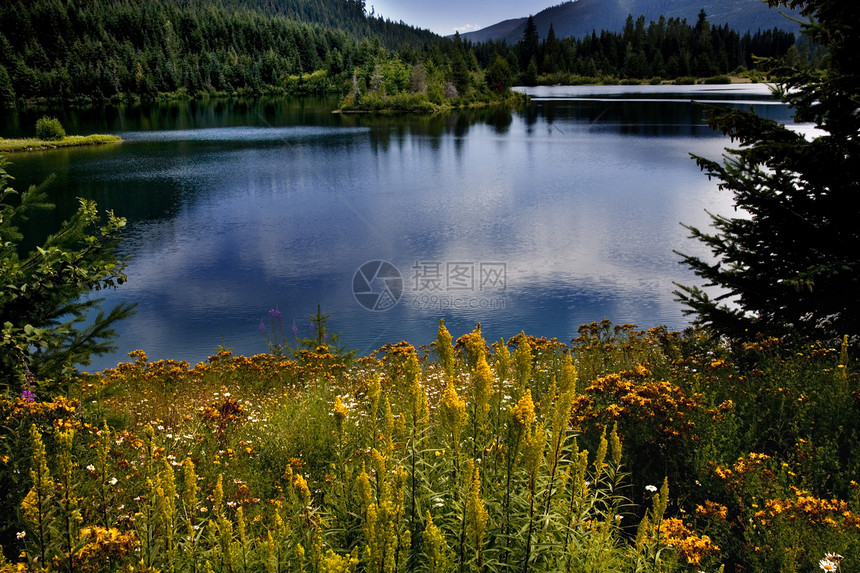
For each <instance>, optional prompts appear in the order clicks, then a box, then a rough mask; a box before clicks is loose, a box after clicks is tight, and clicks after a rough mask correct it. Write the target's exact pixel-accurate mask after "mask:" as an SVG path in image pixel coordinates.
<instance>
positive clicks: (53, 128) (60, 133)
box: [36, 116, 66, 141]
mask: <svg viewBox="0 0 860 573" xmlns="http://www.w3.org/2000/svg"><path fill="white" fill-rule="evenodd" d="M36 137H38V138H39V139H43V140H45V141H57V140H59V139H63V138H64V137H66V130H65V129H63V125H62V124H61V123H60V120H59V119H57V118H56V117H47V116H44V117H41V118H39V119H38V120H36Z"/></svg>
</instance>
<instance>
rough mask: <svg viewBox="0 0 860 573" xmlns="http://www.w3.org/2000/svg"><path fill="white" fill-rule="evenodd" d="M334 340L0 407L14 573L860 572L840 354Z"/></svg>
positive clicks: (702, 341) (854, 391) (628, 330)
mask: <svg viewBox="0 0 860 573" xmlns="http://www.w3.org/2000/svg"><path fill="white" fill-rule="evenodd" d="M318 314H319V312H318ZM317 342H318V343H319V344H318V345H317V346H316V347H312V345H308V347H306V348H305V347H303V348H302V349H301V350H291V349H289V348H285V347H284V346H279V348H278V352H275V353H271V354H261V355H257V356H252V357H243V356H234V355H233V354H232V353H231V352H230V351H229V350H228V349H225V348H220V349H219V350H217V351H216V352H215V354H214V355H213V356H212V357H210V358H209V360H208V361H206V362H203V363H200V364H197V365H194V366H192V365H190V364H188V363H185V362H176V361H171V360H159V361H150V360H148V359H147V357H146V355H145V353H144V352H143V351H136V352H133V353H131V355H130V360H129V361H128V362H126V363H122V364H119V365H118V366H117V367H116V368H112V369H109V370H106V371H104V372H101V373H97V374H85V375H82V376H80V377H79V378H78V379H76V380H74V381H73V382H71V383H69V384H68V385H66V386H60V387H62V388H63V391H62V392H61V393H60V394H57V393H56V392H53V393H52V395H47V392H46V391H45V390H44V389H43V384H42V381H39V380H36V379H32V380H28V386H27V387H26V388H25V389H24V390H23V391H22V392H21V393H20V395H14V396H5V397H3V399H2V400H0V483H2V485H0V491H2V495H0V504H2V507H0V511H2V517H0V543H2V546H3V556H2V557H0V571H3V572H11V571H67V572H75V571H77V572H82V573H83V572H102V571H105V572H107V571H126V572H129V573H131V572H150V571H151V572H155V571H164V572H189V573H209V572H212V573H246V572H251V571H254V572H257V571H259V572H266V573H288V572H300V571H301V572H313V573H327V572H335V571H337V572H347V571H366V572H368V573H377V572H378V573H384V572H401V571H420V572H447V571H458V572H462V571H488V572H496V571H517V572H522V573H532V572H534V573H537V572H543V571H546V572H550V571H553V572H554V571H576V572H594V573H598V572H615V571H625V572H670V571H690V572H698V571H704V572H708V573H711V572H716V571H725V572H728V571H753V572H801V571H806V572H810V573H811V572H813V571H818V570H824V571H854V570H856V569H857V565H856V563H858V559H860V557H858V556H860V485H858V482H857V480H858V465H860V453H858V451H857V449H856V448H855V444H856V443H857V438H858V431H860V416H858V408H860V378H858V375H857V374H856V373H855V372H854V371H853V369H852V361H851V359H850V356H849V349H848V345H847V341H846V342H845V343H844V344H843V345H842V346H841V347H839V346H834V347H828V346H826V345H821V344H812V345H810V344H808V343H803V344H801V343H793V342H791V341H790V340H787V339H775V338H762V339H760V340H758V341H757V342H755V343H751V344H744V345H729V344H727V343H723V342H721V341H720V340H719V339H716V338H713V337H709V336H708V335H707V334H706V333H705V332H704V331H701V330H693V329H691V330H688V331H685V332H670V331H668V330H666V329H664V328H654V329H650V330H645V331H643V330H638V329H636V328H635V327H633V326H630V325H622V326H613V325H612V324H610V323H609V322H608V321H603V322H601V323H592V324H588V325H584V326H582V327H581V328H580V330H579V336H578V337H577V338H575V339H574V340H572V341H570V342H567V343H565V342H561V341H557V340H554V339H553V340H548V339H545V338H537V337H534V336H528V335H526V334H524V333H523V334H519V335H517V336H515V337H513V338H511V339H510V340H507V341H505V340H500V341H487V340H485V339H484V338H483V336H482V334H481V330H480V326H478V327H477V328H476V329H475V330H474V331H472V332H470V333H465V334H463V335H462V336H460V337H459V338H457V339H456V340H455V339H454V337H453V336H452V335H451V334H450V333H449V332H448V330H447V329H446V327H445V325H444V322H440V324H439V331H438V336H437V338H436V340H435V341H433V342H432V343H431V344H429V345H428V346H424V347H421V348H415V347H413V346H412V345H410V344H407V343H405V342H401V343H397V344H389V345H386V346H384V347H382V348H381V349H380V350H379V351H377V352H376V353H374V354H372V355H370V356H364V357H360V358H356V357H354V356H352V355H349V354H347V353H343V352H339V351H338V349H337V348H336V347H335V346H333V345H331V344H328V343H327V342H328V340H324V339H323V337H322V335H321V336H320V339H319V340H317ZM51 387H52V388H56V387H58V386H57V384H56V383H54V384H52V385H51Z"/></svg>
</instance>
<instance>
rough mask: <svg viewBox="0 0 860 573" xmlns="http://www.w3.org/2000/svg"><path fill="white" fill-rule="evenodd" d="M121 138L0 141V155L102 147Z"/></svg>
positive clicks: (101, 135)
mask: <svg viewBox="0 0 860 573" xmlns="http://www.w3.org/2000/svg"><path fill="white" fill-rule="evenodd" d="M121 141H122V138H120V137H118V136H116V135H104V134H94V135H67V136H66V137H64V138H62V139H58V140H56V141H46V140H43V139H36V138H35V137H31V138H26V139H0V153H12V152H17V151H39V150H44V149H56V148H58V147H77V146H80V145H104V144H107V143H119V142H121Z"/></svg>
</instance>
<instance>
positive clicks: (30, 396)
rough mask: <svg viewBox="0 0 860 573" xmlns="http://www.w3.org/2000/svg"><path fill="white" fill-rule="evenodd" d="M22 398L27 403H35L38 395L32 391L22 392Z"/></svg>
mask: <svg viewBox="0 0 860 573" xmlns="http://www.w3.org/2000/svg"><path fill="white" fill-rule="evenodd" d="M21 398H22V399H23V400H24V401H25V402H35V401H36V395H35V394H34V393H33V392H32V390H21Z"/></svg>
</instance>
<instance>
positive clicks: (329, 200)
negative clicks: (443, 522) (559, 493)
mask: <svg viewBox="0 0 860 573" xmlns="http://www.w3.org/2000/svg"><path fill="white" fill-rule="evenodd" d="M529 93H531V94H532V95H533V96H534V99H533V101H532V102H531V104H530V105H529V106H528V107H527V108H526V109H524V110H521V111H506V110H479V111H470V112H465V113H454V114H450V115H445V116H439V117H429V118H407V117H375V116H346V115H337V114H331V113H330V109H331V107H332V102H331V101H330V100H310V99H307V100H288V99H283V100H262V101H229V102H211V103H195V104H189V103H182V104H172V105H162V106H154V107H124V108H105V109H101V110H89V111H74V110H66V111H61V112H59V115H60V119H61V121H63V124H64V125H65V126H66V129H67V131H68V132H70V133H92V132H109V133H117V134H119V135H121V136H122V137H123V138H124V142H123V143H122V144H120V145H115V146H106V147H98V148H78V149H67V150H56V151H49V152H39V153H28V154H11V155H10V156H9V159H10V160H11V161H12V162H13V165H12V166H11V167H10V168H9V171H10V173H11V174H12V175H13V176H14V177H15V178H16V179H15V182H14V184H15V186H16V187H17V188H23V187H25V186H27V185H29V184H32V183H36V182H38V181H41V180H42V179H44V178H45V177H46V176H48V175H49V174H51V173H54V174H56V180H55V181H54V183H53V184H52V186H51V187H50V193H51V195H52V200H53V201H55V202H56V203H57V205H58V209H57V213H56V214H54V215H52V216H50V217H45V218H43V219H41V220H39V221H36V222H34V224H33V226H32V228H30V229H28V232H30V233H32V234H35V235H37V234H38V233H40V232H44V231H45V229H49V228H50V227H51V226H52V225H56V223H57V222H58V220H59V219H60V218H64V217H67V216H68V214H69V213H70V212H71V211H72V210H73V209H74V207H75V205H76V197H78V196H83V197H87V198H92V199H95V200H97V201H98V203H99V206H100V207H101V208H103V209H113V210H115V211H116V212H117V213H118V214H120V215H123V216H125V217H127V218H128V219H129V226H128V230H127V233H126V240H125V242H124V243H123V246H122V254H123V255H131V257H132V258H131V259H130V261H129V267H128V269H127V274H128V282H127V283H126V284H125V285H123V286H122V287H120V288H119V289H117V290H116V291H111V292H108V293H104V296H105V297H106V305H111V304H114V303H117V302H119V301H133V302H137V303H138V307H137V314H136V315H135V316H134V317H133V318H132V319H130V320H128V321H126V322H124V323H122V324H120V325H119V327H118V330H119V333H120V336H119V339H118V346H119V350H118V351H117V353H115V354H113V355H110V356H106V357H102V358H97V359H96V360H95V362H94V363H93V365H92V366H90V367H89V368H87V369H89V370H95V369H101V368H105V367H109V366H113V365H115V364H116V363H117V362H118V361H120V360H123V359H124V358H125V353H127V352H129V351H131V350H134V349H137V348H141V349H144V350H145V351H146V352H147V354H148V355H149V356H150V358H151V359H156V358H174V359H178V360H180V359H181V360H188V361H190V362H192V363H194V362H197V361H201V360H204V359H205V358H206V357H207V356H209V355H211V354H213V353H214V350H215V347H216V346H217V345H219V344H221V342H222V338H223V341H224V343H225V344H226V345H227V346H230V347H233V349H234V352H236V353H241V354H254V353H258V352H263V351H265V350H266V344H265V339H264V338H263V335H262V334H261V332H260V330H259V326H260V322H261V320H263V321H264V324H265V326H266V327H267V329H268V331H269V332H271V324H270V323H269V320H268V319H269V310H270V309H272V308H277V309H278V310H279V311H280V313H281V317H282V321H283V326H284V329H285V330H286V332H287V334H288V335H289V334H290V331H291V329H292V326H293V325H294V324H295V326H296V329H297V330H298V333H299V335H300V336H305V335H307V334H308V333H309V321H308V315H309V314H311V313H313V312H315V311H316V308H317V305H318V304H319V305H321V307H322V309H323V311H324V312H326V313H328V314H330V315H331V316H332V318H331V319H330V327H331V329H332V330H333V331H335V332H342V333H343V335H342V339H341V341H342V342H343V343H345V344H346V345H347V346H348V347H350V348H355V349H357V350H358V351H359V353H360V354H364V353H367V352H370V351H372V350H374V349H376V348H378V347H379V346H381V345H383V344H385V343H388V342H397V341H399V340H407V341H409V342H412V343H414V344H416V345H420V344H427V343H430V342H431V341H432V340H433V339H434V338H435V332H436V329H437V327H438V321H439V318H445V319H446V324H447V325H448V328H449V330H451V332H452V334H453V335H454V336H455V338H456V337H457V336H460V335H462V334H464V333H466V332H468V331H470V330H472V329H473V328H474V326H475V324H476V323H477V322H481V324H482V327H483V332H484V334H485V336H486V337H487V338H489V339H495V340H497V339H499V338H500V337H505V338H508V337H510V336H513V335H514V334H517V333H518V332H520V331H521V330H523V331H525V332H526V333H529V334H534V335H537V336H547V337H557V338H558V339H559V340H562V341H565V342H566V341H569V340H570V339H571V338H572V337H575V336H576V332H577V327H578V326H579V325H580V324H583V323H587V322H591V321H596V320H601V319H603V318H608V319H610V320H612V321H613V322H614V323H618V324H621V323H634V324H636V325H638V326H640V327H642V328H647V327H651V326H656V325H667V326H669V327H670V328H673V329H680V328H683V327H685V326H686V325H687V324H688V319H687V318H686V317H684V316H683V313H682V310H683V308H682V307H681V306H680V305H679V304H678V303H677V302H676V301H675V300H674V295H673V294H672V291H673V289H674V285H673V283H674V282H681V283H685V284H691V283H694V282H695V277H694V276H693V275H692V274H691V273H690V272H689V271H688V270H687V269H686V268H685V267H683V266H681V265H680V264H679V262H678V261H679V257H678V256H677V255H676V254H675V253H674V252H673V250H680V251H684V252H688V253H696V254H704V251H703V250H702V247H700V246H699V245H698V244H696V243H694V242H692V241H690V240H689V239H688V238H687V234H688V233H687V231H686V230H685V229H684V228H683V227H682V226H681V223H682V222H683V223H686V224H691V225H695V226H700V227H702V226H707V224H708V216H707V214H706V213H705V210H706V209H707V210H710V211H712V212H717V213H726V214H729V213H731V212H732V202H731V199H732V198H731V195H730V194H729V193H727V192H719V191H718V190H717V189H716V182H712V181H708V179H707V177H706V176H705V175H704V174H702V173H701V172H700V171H699V169H698V167H697V166H696V164H695V162H694V161H693V160H692V159H691V158H690V155H689V154H690V153H695V154H698V155H703V156H707V157H710V158H718V157H719V156H720V155H721V153H722V151H723V148H724V147H726V146H727V145H729V144H730V142H729V141H728V139H727V138H724V137H722V136H721V135H719V134H715V133H713V132H712V131H711V130H710V129H709V128H708V127H707V126H706V125H705V124H704V123H703V121H702V110H701V108H700V107H699V106H698V104H696V103H694V101H700V102H701V101H706V102H710V103H718V104H721V105H732V106H742V107H744V108H749V107H750V106H752V107H753V108H754V109H755V110H756V111H757V112H758V113H759V114H761V115H764V116H767V117H772V118H774V119H777V120H780V121H785V122H788V121H790V112H789V110H787V109H786V108H785V107H783V106H781V105H778V104H776V103H775V102H774V101H773V100H772V99H771V98H770V94H769V91H768V90H767V88H766V87H765V86H762V85H743V86H689V87H675V86H671V87H669V86H658V87H651V86H642V87H627V86H625V87H618V86H610V87H591V86H588V87H552V88H533V89H530V90H529ZM40 114H41V112H35V111H34V112H32V113H24V112H22V113H19V114H15V115H11V114H10V115H9V116H7V117H4V118H3V120H2V122H0V130H2V131H0V134H3V135H4V136H6V137H13V136H16V135H23V134H26V131H27V129H29V126H31V125H33V123H34V122H35V118H36V117H38V116H39V115H40ZM375 261H377V262H375Z"/></svg>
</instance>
